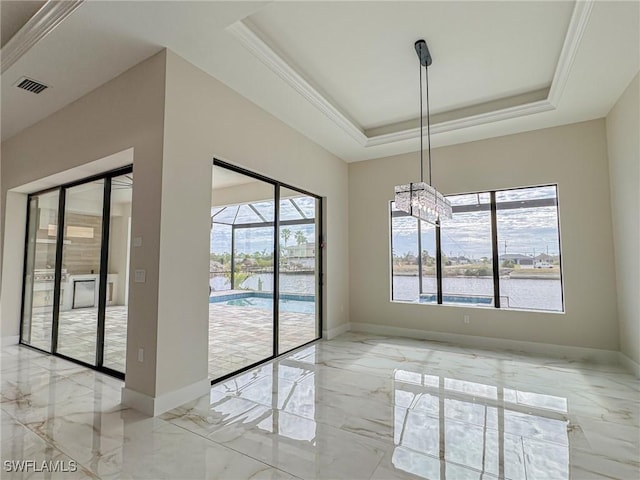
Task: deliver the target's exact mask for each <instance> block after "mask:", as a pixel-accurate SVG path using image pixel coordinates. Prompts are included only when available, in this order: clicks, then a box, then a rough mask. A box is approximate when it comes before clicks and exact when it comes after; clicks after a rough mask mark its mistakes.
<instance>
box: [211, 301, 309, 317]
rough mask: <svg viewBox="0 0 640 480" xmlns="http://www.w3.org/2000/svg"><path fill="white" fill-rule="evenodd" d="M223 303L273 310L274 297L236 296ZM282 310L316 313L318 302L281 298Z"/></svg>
mask: <svg viewBox="0 0 640 480" xmlns="http://www.w3.org/2000/svg"><path fill="white" fill-rule="evenodd" d="M220 304H222V305H233V306H235V307H249V308H259V309H262V310H273V298H268V297H267V298H264V297H245V298H236V299H233V300H227V301H225V302H220ZM280 311H281V312H292V313H311V314H313V313H315V312H316V303H315V302H309V301H307V302H305V301H302V300H286V299H280Z"/></svg>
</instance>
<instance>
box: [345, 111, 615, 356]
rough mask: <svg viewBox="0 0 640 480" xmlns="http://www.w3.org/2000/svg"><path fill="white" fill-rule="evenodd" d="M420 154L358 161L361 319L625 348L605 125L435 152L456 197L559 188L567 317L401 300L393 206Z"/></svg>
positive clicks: (356, 286) (353, 216)
mask: <svg viewBox="0 0 640 480" xmlns="http://www.w3.org/2000/svg"><path fill="white" fill-rule="evenodd" d="M417 155H418V154H417V153H414V154H407V155H401V156H396V157H390V158H384V159H379V160H372V161H367V162H360V163H354V164H351V165H350V168H349V217H350V223H351V230H350V238H349V239H350V266H351V268H350V270H351V282H350V294H351V322H362V323H369V324H377V325H388V326H393V327H402V328H409V329H419V330H428V331H436V332H445V333H453V334H463V335H476V336H483V337H495V338H501V339H509V340H519V341H529V342H543V343H550V344H559V345H571V346H580V347H594V348H601V349H611V350H617V349H618V325H617V322H616V299H615V275H614V266H613V241H612V234H611V213H610V209H609V178H608V170H607V146H606V140H605V125H604V121H603V120H596V121H591V122H586V123H580V124H574V125H567V126H563V127H558V128H551V129H546V130H539V131H534V132H528V133H523V134H518V135H510V136H505V137H500V138H494V139H489V140H483V141H478V142H472V143H467V144H462V145H455V146H450V147H444V148H439V149H436V150H435V151H434V152H433V162H434V174H433V178H434V183H435V184H436V186H437V187H438V189H440V190H441V191H443V192H444V193H446V194H452V193H464V192H475V191H483V190H489V189H499V188H509V187H520V186H531V185H541V184H549V183H557V184H558V195H559V208H560V228H561V237H562V261H563V267H564V294H565V308H566V313H565V314H557V313H538V312H524V311H520V312H518V311H509V310H495V309H492V310H485V309H479V308H475V309H474V308H465V307H453V306H451V307H449V306H427V305H413V304H400V303H391V301H390V286H389V282H390V261H389V255H390V253H389V252H390V248H389V223H390V222H389V206H388V202H389V201H390V200H392V199H393V187H394V185H396V184H401V183H406V182H410V181H415V180H416V178H417V177H418V175H419V163H418V160H417V158H418V157H417ZM465 314H468V315H470V316H471V323H470V324H464V323H463V315H465Z"/></svg>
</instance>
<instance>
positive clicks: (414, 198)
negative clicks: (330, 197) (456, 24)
mask: <svg viewBox="0 0 640 480" xmlns="http://www.w3.org/2000/svg"><path fill="white" fill-rule="evenodd" d="M415 49H416V53H417V54H418V58H419V59H420V182H417V183H407V184H404V185H397V186H396V187H395V203H396V208H397V209H398V210H402V211H404V212H407V213H408V214H409V215H411V216H413V217H416V218H418V219H420V220H424V221H425V222H428V223H431V224H434V225H435V226H437V227H438V226H440V220H441V219H443V218H448V219H450V218H451V216H452V211H451V202H449V200H447V199H446V198H445V197H444V195H442V194H441V193H440V192H439V191H437V190H436V189H435V188H434V187H433V185H432V183H431V119H430V114H429V65H431V62H432V60H431V54H430V53H429V48H428V47H427V42H425V41H424V40H418V41H417V42H416V43H415ZM422 67H424V71H425V84H426V99H427V152H428V155H427V158H428V161H429V182H428V183H427V182H425V181H424V128H423V113H422V105H423V100H422Z"/></svg>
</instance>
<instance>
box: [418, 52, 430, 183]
mask: <svg viewBox="0 0 640 480" xmlns="http://www.w3.org/2000/svg"><path fill="white" fill-rule="evenodd" d="M418 68H419V69H420V182H424V145H423V142H424V127H423V126H422V121H423V113H422V103H423V102H422V63H420V62H418ZM429 183H431V178H429Z"/></svg>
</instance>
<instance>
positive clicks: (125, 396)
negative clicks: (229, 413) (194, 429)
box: [122, 379, 211, 417]
mask: <svg viewBox="0 0 640 480" xmlns="http://www.w3.org/2000/svg"><path fill="white" fill-rule="evenodd" d="M210 389H211V382H210V381H209V380H208V379H204V380H200V381H199V382H196V383H193V384H191V385H188V386H186V387H184V388H180V389H178V390H174V391H173V392H169V393H165V394H162V395H159V396H157V397H151V396H149V395H146V394H144V393H140V392H137V391H135V390H131V389H129V388H127V387H122V403H123V405H126V406H128V407H131V408H135V409H136V410H138V411H140V412H142V413H144V414H146V415H149V416H150V417H156V416H158V415H161V414H163V413H164V412H166V411H168V410H171V409H172V408H176V407H179V406H180V405H183V404H185V403H187V402H190V401H191V400H194V399H196V398H198V397H201V396H202V395H205V394H207V393H209V390H210Z"/></svg>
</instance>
